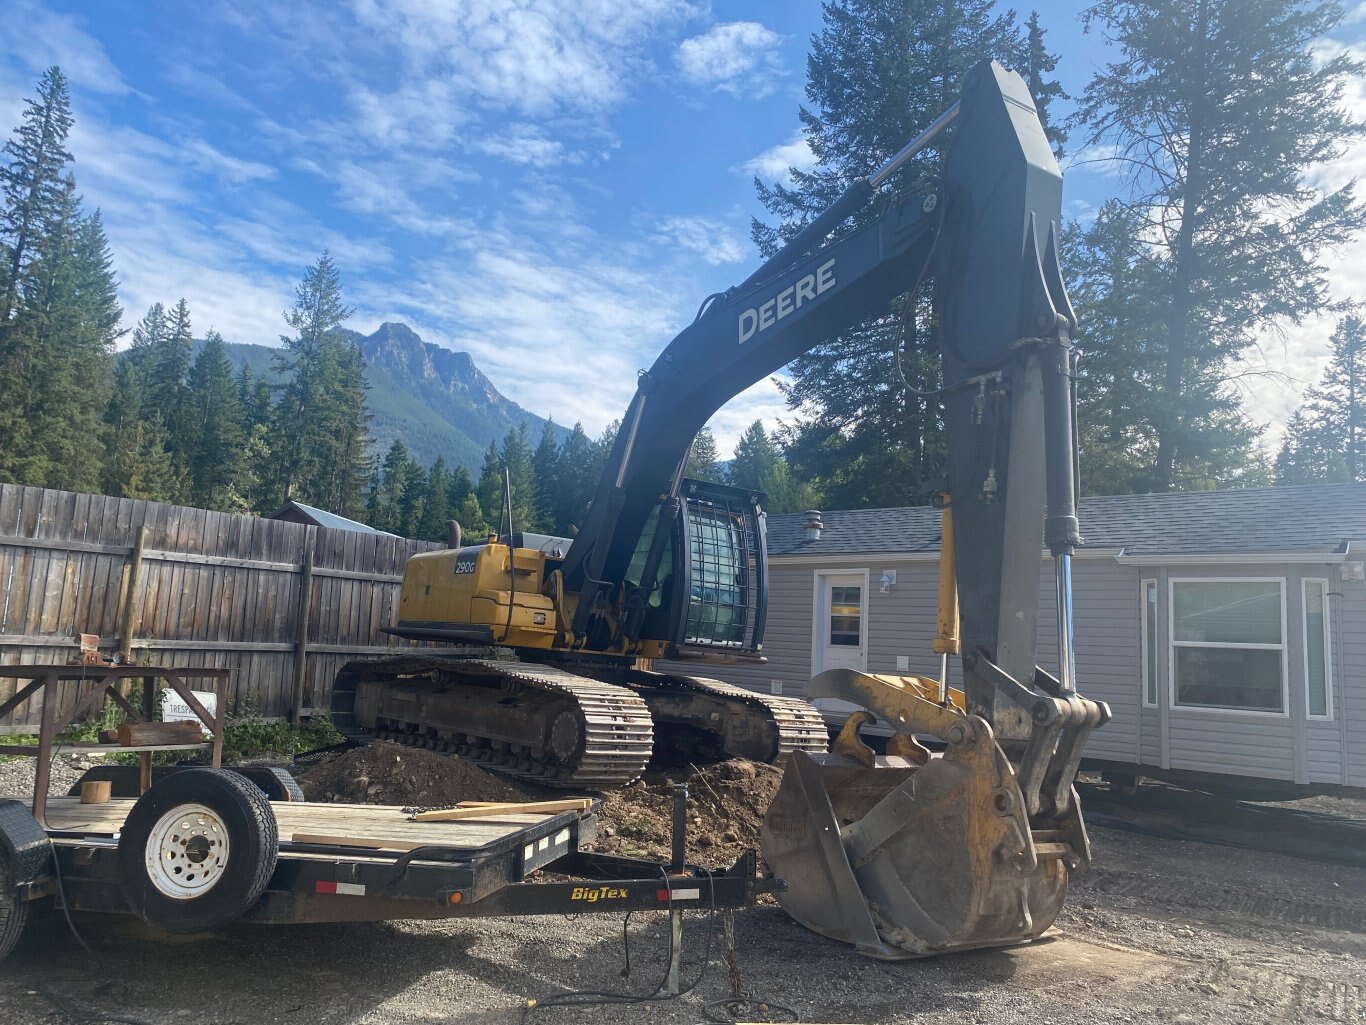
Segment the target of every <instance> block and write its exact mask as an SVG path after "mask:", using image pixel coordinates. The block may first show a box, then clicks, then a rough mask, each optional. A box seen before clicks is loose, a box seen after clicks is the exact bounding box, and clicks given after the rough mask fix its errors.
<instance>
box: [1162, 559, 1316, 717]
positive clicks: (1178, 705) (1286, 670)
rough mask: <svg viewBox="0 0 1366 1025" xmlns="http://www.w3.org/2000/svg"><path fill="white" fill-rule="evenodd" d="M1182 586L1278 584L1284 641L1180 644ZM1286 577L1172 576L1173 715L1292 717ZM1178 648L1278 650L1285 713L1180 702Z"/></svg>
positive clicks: (1169, 637)
mask: <svg viewBox="0 0 1366 1025" xmlns="http://www.w3.org/2000/svg"><path fill="white" fill-rule="evenodd" d="M1178 584H1276V585H1277V586H1278V587H1279V588H1280V594H1281V642H1280V643H1279V644H1258V643H1255V642H1251V641H1245V642H1241V643H1236V644H1235V643H1232V642H1229V641H1178V640H1177V639H1176V586H1177V585H1178ZM1286 592H1287V587H1286V578H1285V577H1283V576H1280V577H1247V576H1222V577H1168V578H1167V664H1168V665H1169V666H1170V667H1171V671H1170V672H1168V673H1167V706H1168V708H1169V709H1170V710H1171V711H1173V712H1188V713H1196V714H1200V713H1208V714H1210V715H1249V716H1256V717H1258V718H1261V719H1289V718H1290V634H1289V624H1288V619H1287V610H1286ZM1177 648H1231V649H1235V650H1239V651H1277V650H1279V651H1280V653H1281V710H1280V711H1279V712H1274V711H1270V710H1268V709H1264V708H1234V707H1231V706H1229V705H1191V704H1183V703H1182V702H1180V701H1178V700H1177V697H1176V693H1177V683H1178V680H1177V676H1178V673H1177V668H1176V665H1177V663H1176V649H1177Z"/></svg>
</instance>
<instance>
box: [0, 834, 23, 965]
mask: <svg viewBox="0 0 1366 1025" xmlns="http://www.w3.org/2000/svg"><path fill="white" fill-rule="evenodd" d="M27 921H28V901H27V900H25V899H24V898H23V897H21V896H19V879H18V874H17V873H16V871H15V865H14V857H13V856H12V855H11V854H10V852H9V850H8V849H7V848H6V846H5V845H4V844H0V961H4V960H5V958H7V957H9V953H10V951H11V950H13V949H14V945H15V944H16V943H18V942H19V935H20V934H21V933H22V932H23V931H24V923H25V922H27Z"/></svg>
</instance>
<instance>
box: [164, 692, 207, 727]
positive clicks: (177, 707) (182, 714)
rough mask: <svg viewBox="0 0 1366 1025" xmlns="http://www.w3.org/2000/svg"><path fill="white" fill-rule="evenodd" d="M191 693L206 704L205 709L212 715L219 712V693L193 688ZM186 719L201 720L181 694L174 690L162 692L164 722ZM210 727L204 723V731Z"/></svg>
mask: <svg viewBox="0 0 1366 1025" xmlns="http://www.w3.org/2000/svg"><path fill="white" fill-rule="evenodd" d="M190 693H191V694H193V695H194V696H195V698H196V699H197V700H198V701H199V703H200V704H201V705H203V706H204V711H206V712H208V713H209V714H210V715H214V716H216V715H217V714H218V695H217V694H215V693H214V692H213V691H211V690H192V691H190ZM185 719H192V720H194V721H195V722H199V716H197V715H195V714H194V713H193V712H191V711H190V706H189V705H187V704H185V702H184V701H182V700H181V698H180V695H179V694H177V693H176V692H175V691H173V690H164V691H162V692H161V721H162V722H181V721H183V720H185ZM208 731H209V727H208V725H207V724H205V725H204V732H206V733H207V732H208Z"/></svg>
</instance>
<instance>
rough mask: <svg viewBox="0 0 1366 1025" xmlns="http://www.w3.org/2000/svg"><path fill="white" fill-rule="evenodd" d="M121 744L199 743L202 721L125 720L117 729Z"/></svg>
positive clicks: (124, 745) (129, 745) (127, 745)
mask: <svg viewBox="0 0 1366 1025" xmlns="http://www.w3.org/2000/svg"><path fill="white" fill-rule="evenodd" d="M116 732H117V734H118V738H119V744H120V745H121V746H123V747H131V746H134V745H137V744H198V743H200V742H201V732H202V731H201V728H200V723H198V722H194V721H192V720H188V719H187V720H185V721H183V722H125V723H119V725H118V728H117V730H116Z"/></svg>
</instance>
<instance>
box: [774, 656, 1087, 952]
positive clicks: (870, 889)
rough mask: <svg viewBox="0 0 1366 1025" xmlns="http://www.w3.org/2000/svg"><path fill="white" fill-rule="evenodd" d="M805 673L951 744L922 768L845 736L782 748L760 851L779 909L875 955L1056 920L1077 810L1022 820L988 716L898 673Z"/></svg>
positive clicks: (1015, 936) (899, 724)
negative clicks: (810, 746)
mask: <svg viewBox="0 0 1366 1025" xmlns="http://www.w3.org/2000/svg"><path fill="white" fill-rule="evenodd" d="M817 681H819V683H817ZM812 682H813V685H815V690H816V691H817V692H820V693H821V694H822V695H824V696H831V697H839V698H841V699H843V700H850V701H856V702H858V703H859V704H862V705H864V706H865V707H868V708H872V709H873V710H875V711H877V712H878V713H879V714H880V715H881V716H882V717H883V718H884V719H886V720H887V721H889V722H891V723H892V724H893V725H894V727H895V728H897V729H899V730H904V731H905V733H907V734H912V735H913V734H915V733H928V734H933V735H935V736H938V737H939V738H940V739H942V740H944V741H945V742H946V744H947V747H946V748H945V750H944V753H943V754H942V756H938V757H935V758H932V759H931V760H930V761H928V762H927V763H926V764H923V765H917V764H915V763H914V762H913V761H911V760H909V759H906V758H901V757H878V758H877V759H875V761H874V764H873V766H872V767H868V765H867V764H866V762H865V760H864V759H860V758H852V757H848V756H847V755H844V754H840V753H838V752H839V749H840V747H841V746H844V747H845V749H846V750H848V749H849V746H850V745H848V743H847V742H846V744H845V745H838V744H837V745H836V753H832V754H828V755H814V756H812V755H807V754H803V753H793V754H792V755H790V756H789V758H788V762H787V765H786V767H785V771H784V774H783V780H782V783H781V785H780V786H779V788H778V792H777V794H776V795H775V797H774V800H773V804H772V805H771V806H770V808H769V811H768V815H767V816H766V818H765V820H764V828H763V836H762V844H763V856H764V859H765V860H766V861H767V862H768V865H769V867H770V868H771V869H772V870H773V871H774V873H775V874H777V875H779V876H781V877H782V878H784V879H785V880H787V882H788V889H787V890H786V891H785V892H783V893H780V894H778V895H777V899H778V901H779V903H780V904H781V905H782V906H783V908H784V909H785V910H786V911H787V912H788V913H789V914H790V915H792V917H793V918H795V919H796V920H797V921H799V922H801V923H802V924H803V925H805V926H807V927H808V928H810V929H812V930H814V931H815V932H818V933H821V934H822V935H825V936H829V937H831V938H832V939H837V940H840V941H842V942H846V943H850V944H852V945H854V947H855V948H856V949H857V950H859V951H860V952H861V953H864V954H867V955H869V956H871V957H876V958H882V959H904V958H915V957H926V956H930V955H933V954H939V953H944V952H947V951H952V950H965V949H971V948H975V947H991V946H1004V945H1008V944H1013V943H1021V942H1027V941H1029V940H1032V939H1035V938H1037V937H1038V936H1039V935H1040V934H1041V933H1043V932H1044V930H1046V929H1047V928H1048V927H1049V926H1050V925H1052V923H1053V920H1054V919H1055V918H1056V917H1057V914H1058V911H1059V909H1060V908H1061V906H1062V902H1063V898H1064V897H1065V896H1066V892H1067V876H1068V868H1069V864H1068V863H1069V862H1070V863H1071V864H1077V861H1078V859H1077V858H1076V856H1075V852H1074V850H1073V847H1072V845H1071V844H1070V843H1068V842H1066V841H1067V840H1070V839H1072V838H1073V837H1074V836H1077V835H1078V833H1079V832H1080V830H1081V824H1080V819H1079V817H1077V820H1076V821H1075V822H1069V823H1066V824H1061V825H1062V828H1049V829H1046V830H1042V829H1041V830H1038V831H1035V830H1032V829H1031V824H1030V820H1029V817H1028V815H1027V814H1026V810H1025V803H1024V800H1023V797H1022V795H1021V793H1020V788H1019V784H1018V782H1017V780H1016V774H1015V770H1014V769H1013V768H1012V766H1011V763H1010V761H1009V759H1008V758H1007V757H1006V755H1005V754H1004V752H1003V751H1002V750H1001V748H1000V745H999V744H998V743H997V742H996V740H995V738H994V736H993V734H992V730H991V727H990V726H989V725H988V724H987V722H986V721H985V720H984V719H981V718H980V717H978V716H973V715H967V714H965V713H963V712H962V711H960V710H958V709H957V708H954V707H951V706H950V707H945V706H943V705H940V704H939V703H938V702H935V701H930V700H928V699H926V698H925V697H923V696H921V692H920V688H918V687H914V686H906V685H905V683H904V681H902V680H900V679H899V678H895V677H891V678H878V677H871V676H868V675H866V674H861V673H852V672H848V671H838V672H837V673H828V674H822V676H821V677H817V679H816V680H815V681H812ZM1074 807H1075V806H1074ZM1072 814H1073V816H1076V813H1075V811H1073V813H1072ZM1049 825H1050V827H1052V826H1055V825H1059V824H1054V823H1049ZM1080 838H1081V841H1080V842H1084V832H1080Z"/></svg>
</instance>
